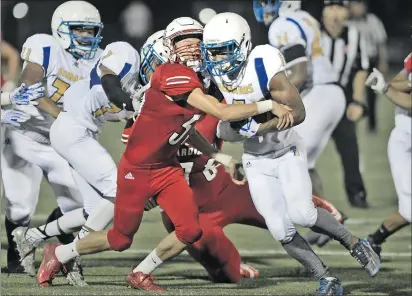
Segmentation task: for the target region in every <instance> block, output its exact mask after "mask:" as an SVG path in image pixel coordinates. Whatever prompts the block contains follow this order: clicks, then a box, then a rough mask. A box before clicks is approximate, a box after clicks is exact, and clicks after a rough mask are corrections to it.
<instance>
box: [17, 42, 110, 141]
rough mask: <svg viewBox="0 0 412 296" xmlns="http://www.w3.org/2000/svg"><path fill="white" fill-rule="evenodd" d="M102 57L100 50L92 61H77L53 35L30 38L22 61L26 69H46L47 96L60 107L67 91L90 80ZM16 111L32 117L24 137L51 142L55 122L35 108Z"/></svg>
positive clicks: (25, 107)
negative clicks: (77, 82)
mask: <svg viewBox="0 0 412 296" xmlns="http://www.w3.org/2000/svg"><path fill="white" fill-rule="evenodd" d="M101 53H102V50H101V49H98V50H97V53H96V55H95V57H94V58H93V59H91V60H86V59H76V58H74V57H73V55H72V54H70V53H69V52H67V51H66V50H64V49H63V48H62V47H61V46H60V44H59V43H58V42H57V41H56V40H55V39H54V38H53V37H52V36H51V35H47V34H36V35H33V36H31V37H29V38H28V39H27V40H26V42H25V43H24V44H23V49H22V51H21V58H22V59H23V60H24V61H25V62H24V65H23V68H24V67H26V66H27V62H30V63H34V64H38V65H40V66H41V67H42V68H43V71H44V79H45V80H46V84H47V96H48V97H50V99H51V100H52V101H53V102H55V103H56V104H57V105H59V106H61V105H62V104H63V99H64V95H65V93H66V91H67V90H68V89H70V88H71V86H72V85H73V84H74V83H75V82H76V81H79V80H82V79H84V78H86V77H88V76H89V74H90V71H91V69H92V68H93V67H94V66H95V64H96V62H97V61H98V59H99V57H100V55H101ZM17 109H19V110H22V111H24V112H27V113H29V114H30V115H32V116H33V117H32V118H31V119H30V120H28V121H27V122H26V123H24V124H23V125H22V129H23V130H25V133H27V134H28V135H30V136H31V137H32V138H33V139H35V140H37V141H40V142H42V141H43V142H44V141H47V142H48V140H47V138H48V133H49V130H50V126H51V124H52V122H53V121H54V119H53V118H52V117H51V116H50V115H48V114H47V113H45V112H43V111H41V110H39V109H38V108H36V107H34V106H18V107H17Z"/></svg>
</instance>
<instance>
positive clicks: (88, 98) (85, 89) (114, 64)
mask: <svg viewBox="0 0 412 296" xmlns="http://www.w3.org/2000/svg"><path fill="white" fill-rule="evenodd" d="M100 65H103V66H105V67H106V68H108V69H109V70H111V71H113V72H114V73H115V74H116V75H118V76H119V77H120V79H121V81H122V83H123V82H124V81H127V80H128V79H129V78H131V77H132V76H133V75H136V73H137V72H138V71H139V67H140V58H139V53H138V52H137V51H136V50H135V49H134V48H133V47H132V46H131V45H130V44H129V43H127V42H114V43H110V44H109V45H107V46H106V48H105V50H104V52H103V54H102V55H101V58H100V60H99V62H98V63H97V64H96V66H95V68H94V69H93V70H92V71H91V73H90V76H89V77H88V78H87V79H85V80H82V81H79V82H77V83H75V84H74V85H73V87H71V88H70V89H69V90H68V91H67V93H66V95H65V100H64V105H63V109H64V111H65V112H68V113H69V114H70V116H71V117H73V118H75V119H76V120H77V121H78V122H79V123H80V124H82V125H84V126H85V127H87V128H88V129H90V130H91V131H93V132H98V130H99V128H100V127H102V126H103V125H104V124H105V122H106V121H107V120H109V121H117V120H121V119H125V118H127V117H128V116H130V115H132V114H133V112H130V111H126V110H124V109H120V108H118V107H117V106H116V105H115V104H113V103H111V102H110V101H109V99H108V98H107V96H106V93H105V92H104V90H103V87H102V85H101V82H100V76H101V71H100V69H99V66H100Z"/></svg>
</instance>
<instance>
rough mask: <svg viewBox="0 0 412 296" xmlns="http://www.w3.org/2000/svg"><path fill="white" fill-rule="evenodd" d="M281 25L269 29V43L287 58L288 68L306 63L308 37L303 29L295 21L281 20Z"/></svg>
mask: <svg viewBox="0 0 412 296" xmlns="http://www.w3.org/2000/svg"><path fill="white" fill-rule="evenodd" d="M280 22H281V23H279V24H277V25H276V24H275V25H272V26H271V27H270V29H269V43H270V45H272V46H274V47H276V48H278V49H279V50H280V51H281V53H282V54H283V56H284V58H285V62H286V65H285V67H286V68H290V67H292V66H293V65H295V64H297V63H300V62H306V61H307V60H308V57H307V56H306V45H307V40H306V35H305V33H304V32H303V29H302V27H301V26H300V25H299V24H298V23H297V22H295V21H293V20H287V19H280Z"/></svg>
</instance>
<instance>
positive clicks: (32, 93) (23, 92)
mask: <svg viewBox="0 0 412 296" xmlns="http://www.w3.org/2000/svg"><path fill="white" fill-rule="evenodd" d="M44 91H45V88H44V86H43V84H42V83H41V82H38V83H36V84H33V85H30V86H29V87H26V85H25V84H24V83H22V84H21V85H20V86H19V87H18V88H16V89H15V90H14V91H13V92H12V93H11V94H10V102H11V103H12V104H15V105H28V104H31V105H35V106H36V105H38V104H39V103H38V102H33V100H37V99H40V98H41V97H44Z"/></svg>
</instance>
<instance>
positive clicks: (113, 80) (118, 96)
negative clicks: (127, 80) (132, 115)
mask: <svg viewBox="0 0 412 296" xmlns="http://www.w3.org/2000/svg"><path fill="white" fill-rule="evenodd" d="M101 83H102V87H103V89H104V92H105V93H106V96H107V98H108V99H109V101H110V102H112V103H113V104H115V105H116V106H117V107H119V108H120V109H126V110H128V111H134V109H133V103H132V99H131V98H130V97H129V95H127V94H126V93H125V92H124V91H123V89H122V84H121V82H120V77H119V76H116V75H112V74H106V75H104V76H103V77H102V78H101Z"/></svg>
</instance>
